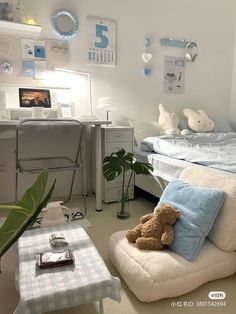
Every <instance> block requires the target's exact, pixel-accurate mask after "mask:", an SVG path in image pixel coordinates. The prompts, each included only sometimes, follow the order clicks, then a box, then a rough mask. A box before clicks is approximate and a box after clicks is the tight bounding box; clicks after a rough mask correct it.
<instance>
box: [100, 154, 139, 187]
mask: <svg viewBox="0 0 236 314" xmlns="http://www.w3.org/2000/svg"><path fill="white" fill-rule="evenodd" d="M132 162H133V154H132V153H126V152H125V150H124V149H121V150H120V151H118V152H114V153H112V154H111V155H110V156H107V157H105V158H104V160H103V174H104V177H105V178H106V180H107V181H112V180H114V179H115V178H117V177H118V176H119V175H120V174H121V173H123V172H127V171H128V170H130V169H131V164H132Z"/></svg>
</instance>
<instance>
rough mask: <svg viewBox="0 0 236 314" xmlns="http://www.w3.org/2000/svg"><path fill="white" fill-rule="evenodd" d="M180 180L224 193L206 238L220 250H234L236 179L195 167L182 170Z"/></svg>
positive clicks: (235, 238) (235, 246)
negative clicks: (223, 199) (219, 208)
mask: <svg viewBox="0 0 236 314" xmlns="http://www.w3.org/2000/svg"><path fill="white" fill-rule="evenodd" d="M180 179H182V180H185V181H188V182H190V183H192V184H195V185H199V186H205V187H209V188H216V189H221V190H223V191H225V193H226V196H225V201H224V204H223V206H222V208H221V210H220V212H219V214H218V216H217V217H216V220H215V223H214V225H213V227H212V229H211V231H210V233H209V235H208V238H209V239H210V240H211V241H212V242H214V243H215V244H216V245H217V246H218V247H219V248H220V249H222V250H225V251H234V250H236V179H235V178H234V177H231V176H227V175H224V174H223V173H222V172H220V171H214V170H208V169H202V168H196V167H188V168H186V169H184V170H183V171H182V172H181V174H180Z"/></svg>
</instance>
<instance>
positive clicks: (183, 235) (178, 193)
mask: <svg viewBox="0 0 236 314" xmlns="http://www.w3.org/2000/svg"><path fill="white" fill-rule="evenodd" d="M224 198H225V192H224V191H222V190H218V189H211V188H205V187H200V186H195V185H192V184H190V183H188V182H185V181H182V180H173V181H171V182H170V183H169V184H168V185H167V187H166V189H165V190H164V192H163V194H162V196H161V198H160V201H159V204H163V203H169V204H171V205H173V206H174V207H175V208H176V209H178V210H180V211H181V216H180V217H179V218H178V219H177V221H176V223H175V224H174V230H175V238H174V241H173V242H172V243H171V245H170V246H169V248H170V249H171V250H173V251H175V252H176V253H178V254H179V255H181V256H183V257H184V258H185V259H187V260H189V261H193V260H194V259H195V258H196V257H197V255H198V253H199V251H200V249H201V246H202V244H203V242H204V240H205V237H206V236H207V235H208V233H209V231H210V230H211V227H212V225H213V223H214V221H215V218H216V216H217V214H218V212H219V210H220V208H221V206H222V205H223V202H224Z"/></svg>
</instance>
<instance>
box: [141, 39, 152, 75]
mask: <svg viewBox="0 0 236 314" xmlns="http://www.w3.org/2000/svg"><path fill="white" fill-rule="evenodd" d="M151 45H152V41H151V38H150V37H148V36H146V37H144V49H145V52H144V53H143V54H142V60H143V62H144V63H145V65H144V67H142V69H141V73H142V74H143V75H144V76H146V77H147V76H150V75H151V73H152V68H151V67H150V62H151V61H152V53H151V52H150V47H151Z"/></svg>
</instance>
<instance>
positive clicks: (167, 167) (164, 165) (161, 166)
mask: <svg viewBox="0 0 236 314" xmlns="http://www.w3.org/2000/svg"><path fill="white" fill-rule="evenodd" d="M134 155H135V157H136V158H137V159H138V160H139V161H141V162H149V163H150V164H152V166H153V168H154V171H153V176H154V177H161V178H162V179H164V180H166V181H170V180H173V179H176V178H178V177H179V176H180V173H181V172H182V170H184V169H185V168H187V167H189V166H193V165H194V166H196V167H198V168H205V169H206V168H208V169H209V167H206V166H203V165H198V164H197V163H191V162H188V161H185V160H180V159H175V158H171V157H168V156H164V155H161V154H157V153H153V152H145V151H141V150H140V149H139V148H138V147H136V148H135V149H134ZM214 170H215V171H219V172H221V173H224V174H225V175H227V176H233V177H236V174H234V173H231V172H227V171H222V170H218V169H214Z"/></svg>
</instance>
